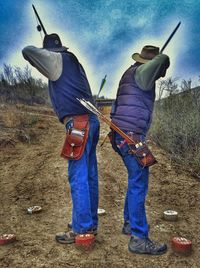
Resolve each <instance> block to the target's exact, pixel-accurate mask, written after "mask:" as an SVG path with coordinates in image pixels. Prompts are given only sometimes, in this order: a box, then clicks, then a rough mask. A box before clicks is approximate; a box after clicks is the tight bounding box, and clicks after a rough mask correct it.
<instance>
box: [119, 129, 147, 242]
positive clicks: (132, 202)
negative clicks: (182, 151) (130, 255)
mask: <svg viewBox="0 0 200 268" xmlns="http://www.w3.org/2000/svg"><path fill="white" fill-rule="evenodd" d="M123 140H124V139H123V138H122V137H121V136H120V135H119V134H118V133H115V139H114V141H115V145H117V146H118V148H116V151H117V152H118V153H119V154H120V156H121V157H122V159H123V161H124V164H125V166H126V168H127V171H128V188H127V193H126V198H125V204H124V221H127V222H129V223H130V226H131V234H132V235H135V236H137V237H140V238H147V237H148V223H147V218H146V211H145V198H146V195H147V192H148V177H149V168H148V167H145V168H142V166H141V165H140V164H139V163H138V161H137V160H136V158H135V156H134V155H133V154H129V153H128V151H129V146H128V145H127V143H125V144H123V143H122V142H123ZM119 145H121V146H120V148H119Z"/></svg>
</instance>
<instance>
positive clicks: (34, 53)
mask: <svg viewBox="0 0 200 268" xmlns="http://www.w3.org/2000/svg"><path fill="white" fill-rule="evenodd" d="M22 54H23V56H24V58H25V59H26V60H28V61H29V62H30V63H31V65H33V66H34V67H35V68H36V69H37V70H38V71H39V72H40V73H41V74H43V75H44V76H46V77H47V78H48V79H49V80H51V81H56V80H58V78H59V77H60V76H61V74H62V69H63V66H62V55H61V53H58V52H53V51H49V50H47V49H43V48H37V47H34V46H27V47H25V48H24V49H23V50H22Z"/></svg>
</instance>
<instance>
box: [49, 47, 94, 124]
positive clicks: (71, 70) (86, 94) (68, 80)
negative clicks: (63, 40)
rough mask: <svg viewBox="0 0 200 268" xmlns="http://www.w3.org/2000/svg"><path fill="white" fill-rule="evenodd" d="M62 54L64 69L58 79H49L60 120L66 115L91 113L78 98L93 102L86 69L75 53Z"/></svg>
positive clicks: (51, 96)
mask: <svg viewBox="0 0 200 268" xmlns="http://www.w3.org/2000/svg"><path fill="white" fill-rule="evenodd" d="M61 54H62V62H63V70H62V74H61V76H60V78H59V79H58V80H56V81H51V80H49V95H50V99H51V102H52V105H53V108H54V111H55V113H56V114H57V116H58V118H59V120H60V121H61V122H62V120H63V118H64V117H65V116H72V115H81V114H88V113H90V112H89V111H88V110H87V109H86V108H85V107H84V106H82V105H81V104H80V103H79V101H78V100H77V99H76V98H84V99H86V100H89V101H90V102H92V103H93V98H92V93H91V89H90V85H89V83H88V80H87V77H86V74H85V71H84V69H83V67H82V65H81V64H80V63H79V61H78V59H77V58H76V57H75V55H74V54H72V53H70V52H64V53H61Z"/></svg>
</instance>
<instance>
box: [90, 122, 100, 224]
mask: <svg viewBox="0 0 200 268" xmlns="http://www.w3.org/2000/svg"><path fill="white" fill-rule="evenodd" d="M90 128H93V129H92V133H93V141H92V146H91V150H90V154H89V171H88V183H89V192H90V205H91V214H92V220H93V226H98V215H97V210H98V203H99V194H98V169H97V157H96V146H97V143H98V140H99V121H98V120H97V119H96V118H91V119H90Z"/></svg>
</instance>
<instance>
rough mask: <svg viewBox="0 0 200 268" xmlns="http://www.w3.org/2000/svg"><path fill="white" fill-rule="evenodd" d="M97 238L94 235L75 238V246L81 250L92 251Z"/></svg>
mask: <svg viewBox="0 0 200 268" xmlns="http://www.w3.org/2000/svg"><path fill="white" fill-rule="evenodd" d="M94 241H95V237H94V235H93V234H79V235H77V236H76V238H75V245H76V246H77V247H78V248H81V249H86V250H88V249H91V248H92V247H93V245H94Z"/></svg>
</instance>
